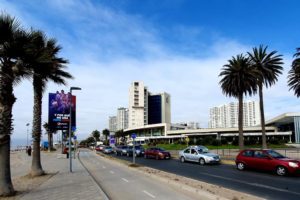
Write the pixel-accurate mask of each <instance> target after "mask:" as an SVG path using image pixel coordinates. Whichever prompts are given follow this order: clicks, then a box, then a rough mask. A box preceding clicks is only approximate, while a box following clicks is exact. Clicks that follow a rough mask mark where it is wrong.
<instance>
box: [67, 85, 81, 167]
mask: <svg viewBox="0 0 300 200" xmlns="http://www.w3.org/2000/svg"><path fill="white" fill-rule="evenodd" d="M72 90H81V88H80V87H70V93H69V95H70V113H69V114H70V120H69V160H70V172H72V146H71V132H72Z"/></svg>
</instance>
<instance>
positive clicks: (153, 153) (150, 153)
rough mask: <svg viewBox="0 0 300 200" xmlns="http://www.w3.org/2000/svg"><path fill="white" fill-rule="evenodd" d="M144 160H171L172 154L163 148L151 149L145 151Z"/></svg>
mask: <svg viewBox="0 0 300 200" xmlns="http://www.w3.org/2000/svg"><path fill="white" fill-rule="evenodd" d="M144 158H155V159H156V160H158V159H170V158H171V154H170V152H168V151H166V150H164V149H163V148H158V147H151V148H149V149H147V150H145V153H144Z"/></svg>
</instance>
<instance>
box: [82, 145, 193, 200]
mask: <svg viewBox="0 0 300 200" xmlns="http://www.w3.org/2000/svg"><path fill="white" fill-rule="evenodd" d="M80 160H81V161H82V163H83V164H84V166H85V167H86V168H87V169H88V170H89V172H90V173H91V175H92V177H93V178H94V180H95V181H96V182H97V183H99V185H100V186H101V188H102V189H103V191H104V192H105V193H106V194H107V196H108V199H110V200H118V199H122V200H134V199H143V200H147V199H151V200H153V199H165V200H168V199H169V200H173V199H180V200H192V199H198V197H196V196H195V194H187V193H184V192H182V191H178V190H176V188H173V187H170V186H169V185H167V184H163V183H160V182H159V181H156V180H154V179H151V178H149V177H146V176H144V175H142V174H140V173H137V172H136V171H133V170H129V169H128V167H127V166H125V165H120V164H119V165H118V164H116V163H115V162H111V161H109V160H107V159H106V158H103V157H101V156H97V155H96V154H95V152H92V151H89V150H81V151H80Z"/></svg>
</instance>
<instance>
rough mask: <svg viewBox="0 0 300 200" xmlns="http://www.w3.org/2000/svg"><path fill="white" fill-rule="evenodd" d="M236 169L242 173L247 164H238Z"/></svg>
mask: <svg viewBox="0 0 300 200" xmlns="http://www.w3.org/2000/svg"><path fill="white" fill-rule="evenodd" d="M236 168H237V169H238V170H241V171H242V170H244V169H245V164H244V163H241V162H239V163H237V164H236Z"/></svg>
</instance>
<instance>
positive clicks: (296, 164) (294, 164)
mask: <svg viewBox="0 0 300 200" xmlns="http://www.w3.org/2000/svg"><path fill="white" fill-rule="evenodd" d="M289 166H290V167H293V168H296V167H298V166H299V165H298V163H294V162H289Z"/></svg>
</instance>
